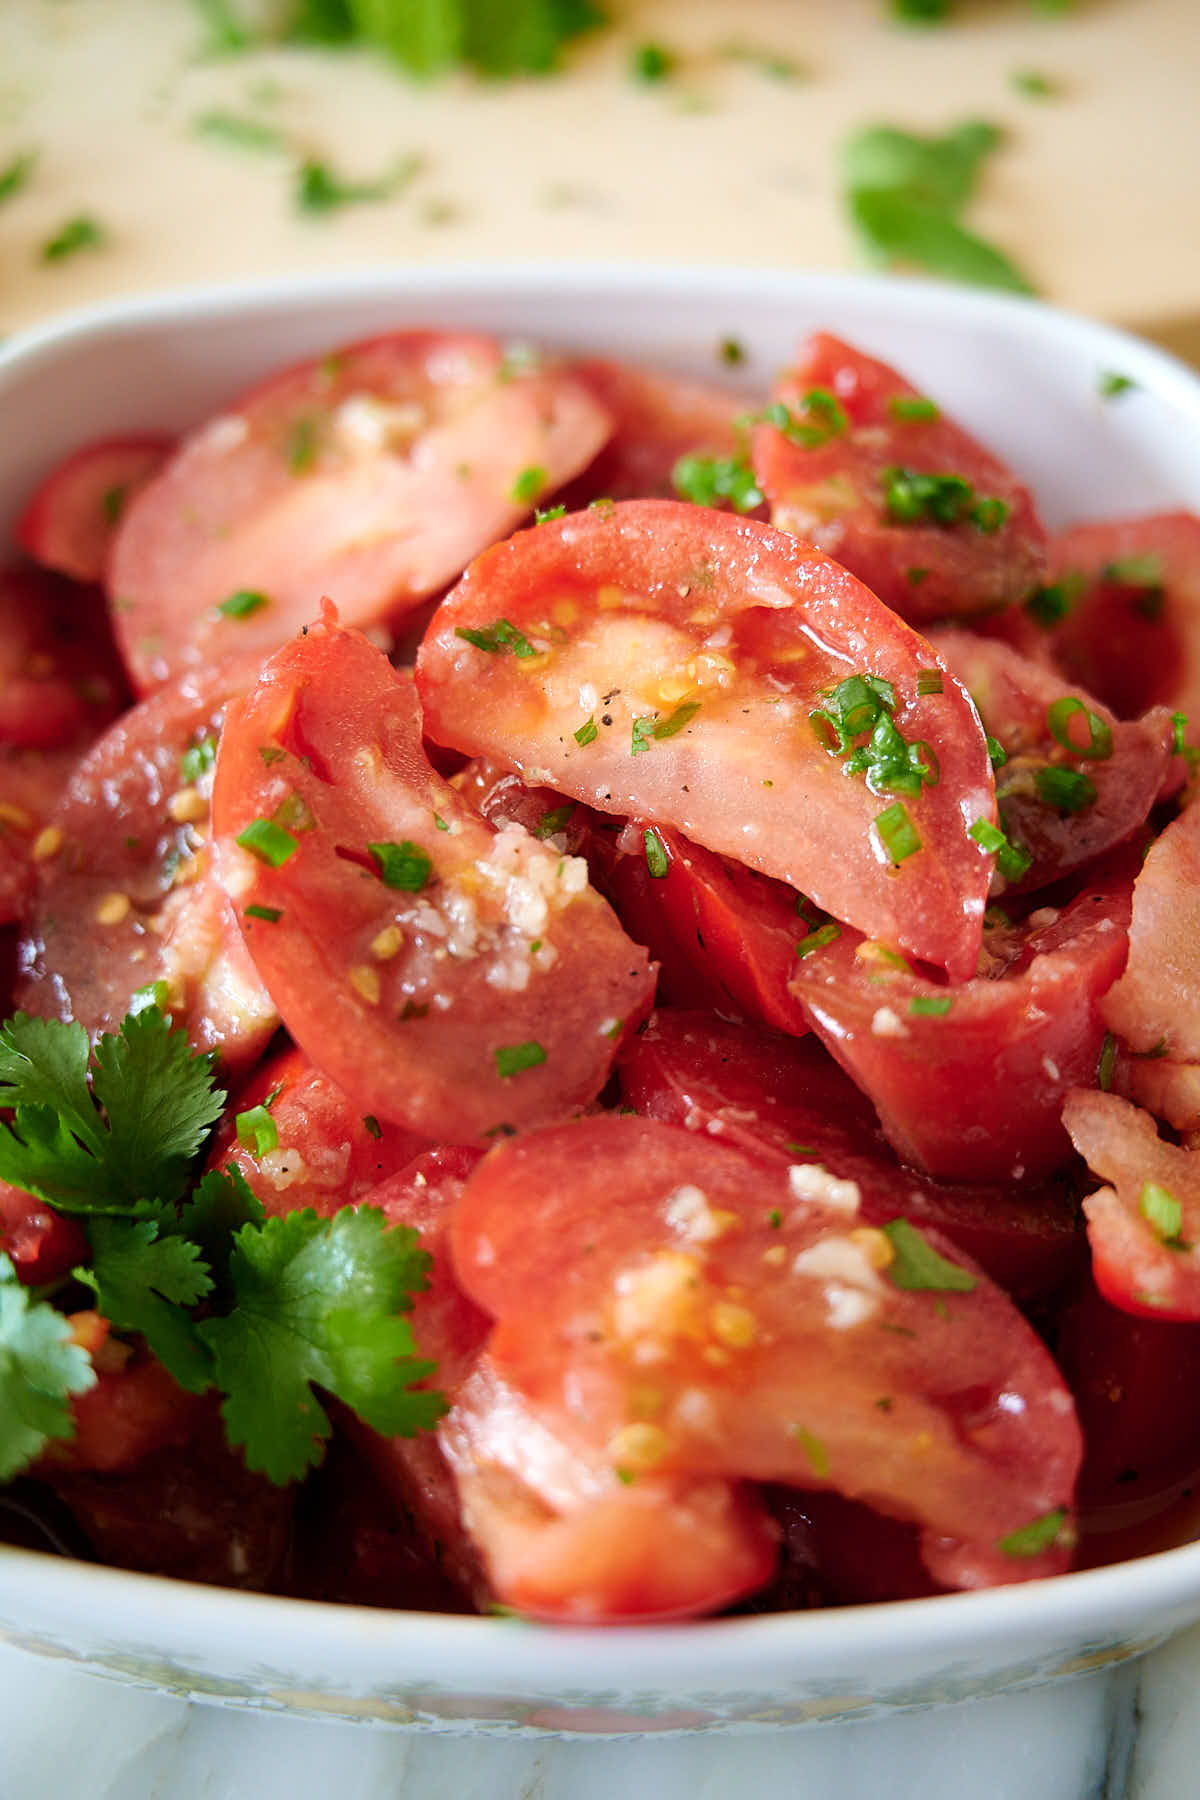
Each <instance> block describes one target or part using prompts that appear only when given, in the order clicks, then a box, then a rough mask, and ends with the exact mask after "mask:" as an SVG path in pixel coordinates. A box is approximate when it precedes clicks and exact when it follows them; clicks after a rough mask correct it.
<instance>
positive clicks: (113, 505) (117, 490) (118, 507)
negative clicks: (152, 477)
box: [100, 482, 129, 525]
mask: <svg viewBox="0 0 1200 1800" xmlns="http://www.w3.org/2000/svg"><path fill="white" fill-rule="evenodd" d="M128 498H129V488H128V486H127V485H126V484H125V483H124V482H120V483H118V485H117V486H116V487H110V488H105V490H104V492H103V493H102V494H101V496H100V514H101V517H102V518H103V520H104V523H105V524H106V525H117V524H119V523H120V519H121V514H122V513H123V512H124V511H125V502H126V500H127V499H128Z"/></svg>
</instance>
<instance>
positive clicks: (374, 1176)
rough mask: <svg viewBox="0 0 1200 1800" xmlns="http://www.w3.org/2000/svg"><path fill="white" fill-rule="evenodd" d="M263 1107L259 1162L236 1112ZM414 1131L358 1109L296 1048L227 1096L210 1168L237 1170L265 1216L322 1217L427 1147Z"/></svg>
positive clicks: (272, 1060)
mask: <svg viewBox="0 0 1200 1800" xmlns="http://www.w3.org/2000/svg"><path fill="white" fill-rule="evenodd" d="M267 1102H269V1111H270V1114H271V1118H272V1119H273V1121H274V1123H275V1129H276V1131H277V1133H278V1136H279V1142H278V1145H277V1147H276V1148H275V1149H274V1150H270V1151H267V1152H266V1153H265V1155H263V1156H258V1155H256V1154H255V1152H254V1150H253V1149H251V1148H249V1147H247V1146H246V1145H245V1144H242V1143H240V1142H239V1141H238V1137H237V1129H236V1122H237V1117H238V1114H239V1113H243V1112H249V1111H250V1110H251V1109H252V1108H254V1107H256V1106H262V1105H264V1104H265V1103H267ZM429 1147H430V1146H429V1144H428V1142H427V1140H426V1139H425V1138H423V1137H421V1136H419V1135H418V1134H417V1133H414V1132H411V1131H406V1130H405V1129H404V1127H403V1126H400V1125H393V1124H392V1123H391V1121H390V1120H386V1119H375V1120H373V1121H372V1124H371V1125H370V1126H368V1124H367V1122H366V1119H365V1118H364V1116H363V1114H362V1112H361V1110H360V1109H359V1108H358V1107H357V1106H356V1105H355V1103H354V1102H353V1101H352V1100H351V1099H350V1097H349V1095H348V1094H345V1093H343V1092H342V1090H341V1088H339V1087H338V1086H337V1085H336V1083H334V1082H332V1081H331V1080H330V1079H329V1077H328V1075H325V1074H323V1073H322V1072H321V1070H320V1069H318V1068H316V1067H315V1065H314V1064H313V1063H311V1062H310V1061H309V1059H308V1057H307V1056H305V1054H304V1052H303V1051H302V1050H297V1049H294V1048H292V1049H288V1050H282V1051H280V1052H279V1053H278V1055H276V1056H272V1057H268V1059H267V1060H266V1061H265V1062H263V1063H261V1064H260V1065H259V1067H258V1068H257V1069H256V1070H255V1072H254V1074H253V1075H252V1076H251V1078H250V1080H249V1081H247V1082H246V1083H245V1084H244V1086H243V1087H241V1088H240V1089H239V1090H238V1092H237V1094H236V1095H235V1097H234V1100H233V1102H232V1104H231V1105H230V1107H229V1109H228V1111H227V1112H226V1114H225V1116H224V1118H223V1119H222V1121H221V1123H220V1125H219V1126H218V1128H217V1130H216V1133H215V1134H214V1137H213V1141H212V1147H211V1149H210V1150H209V1155H208V1166H209V1168H210V1169H221V1168H229V1167H233V1168H236V1169H237V1170H238V1171H239V1172H240V1173H241V1175H242V1176H243V1177H244V1179H245V1180H246V1182H247V1183H248V1185H249V1186H250V1188H251V1189H252V1190H253V1192H254V1193H255V1194H256V1195H257V1196H258V1198H259V1200H260V1201H261V1202H262V1204H263V1206H264V1208H265V1209H266V1211H267V1212H268V1213H271V1214H280V1215H282V1214H284V1213H289V1212H295V1211H297V1210H298V1209H299V1208H301V1207H305V1206H308V1207H311V1208H312V1210H313V1211H314V1212H316V1213H319V1214H320V1215H321V1216H322V1218H328V1217H330V1216H331V1215H332V1214H333V1213H335V1212H337V1210H338V1209H339V1207H342V1206H349V1205H353V1204H354V1202H355V1201H358V1200H361V1199H363V1198H364V1197H365V1196H366V1195H367V1194H368V1193H369V1192H370V1191H371V1190H372V1189H374V1188H375V1187H377V1186H378V1185H379V1183H381V1182H383V1181H386V1180H387V1178H388V1177H389V1176H391V1175H395V1174H397V1173H398V1172H399V1171H400V1170H401V1169H404V1168H406V1167H407V1166H408V1164H409V1163H411V1161H412V1159H413V1158H414V1157H415V1156H419V1155H420V1154H421V1153H422V1152H423V1151H425V1150H427V1149H428V1148H429Z"/></svg>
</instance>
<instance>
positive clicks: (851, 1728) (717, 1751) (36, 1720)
mask: <svg viewBox="0 0 1200 1800" xmlns="http://www.w3.org/2000/svg"><path fill="white" fill-rule="evenodd" d="M1198 1665H1200V1629H1197V1630H1194V1631H1192V1632H1190V1633H1187V1634H1185V1635H1184V1636H1183V1637H1181V1638H1179V1639H1177V1640H1176V1642H1175V1643H1174V1644H1171V1645H1169V1646H1167V1647H1166V1648H1165V1649H1164V1650H1161V1651H1159V1652H1157V1653H1156V1654H1155V1655H1153V1656H1150V1657H1148V1658H1146V1659H1145V1661H1143V1662H1141V1663H1138V1664H1133V1665H1129V1666H1126V1667H1124V1668H1122V1669H1116V1670H1110V1671H1107V1672H1105V1673H1101V1674H1096V1675H1091V1676H1087V1677H1084V1678H1082V1679H1080V1680H1077V1681H1073V1682H1066V1683H1060V1684H1058V1685H1056V1686H1054V1687H1051V1688H1043V1689H1039V1690H1037V1691H1035V1692H1031V1693H1025V1694H1014V1695H1008V1696H1005V1697H1003V1698H1000V1699H992V1700H986V1701H978V1702H975V1703H973V1704H968V1705H962V1706H956V1707H948V1708H943V1709H939V1710H936V1711H931V1712H920V1713H909V1714H901V1715H897V1716H896V1717H895V1718H890V1719H877V1720H873V1721H870V1722H864V1723H861V1724H851V1725H844V1724H843V1725H824V1726H822V1725H815V1726H809V1727H804V1728H798V1729H787V1730H771V1731H754V1732H750V1733H746V1732H728V1733H712V1732H706V1733H695V1734H685V1735H681V1736H677V1737H659V1738H654V1739H645V1738H642V1739H638V1738H623V1739H618V1740H581V1739H561V1738H557V1739H556V1738H549V1737H545V1738H516V1737H502V1738H497V1737H486V1738H485V1737H468V1736H457V1735H452V1734H431V1733H420V1732H417V1733H414V1732H406V1731H399V1730H394V1729H389V1728H387V1727H381V1726H375V1725H370V1724H363V1725H351V1724H345V1723H338V1722H330V1723H317V1722H313V1721H311V1720H303V1719H294V1718H288V1717H286V1716H282V1715H278V1714H266V1713H259V1712H250V1711H244V1710H235V1709H232V1708H228V1707H215V1706H205V1705H196V1704H193V1703H190V1702H187V1701H183V1700H178V1699H173V1698H168V1697H165V1696H162V1695H158V1694H153V1693H148V1692H146V1691H145V1690H141V1689H137V1688H132V1687H125V1686H122V1685H119V1684H116V1683H113V1682H109V1681H104V1680H101V1679H99V1678H97V1677H95V1676H92V1675H88V1674H86V1673H84V1672H82V1671H80V1670H79V1669H77V1668H74V1667H72V1666H70V1665H67V1664H63V1663H46V1662H41V1661H39V1660H37V1659H35V1658H32V1657H29V1656H26V1655H25V1654H23V1653H21V1652H17V1651H14V1650H11V1649H8V1648H0V1800H65V1797H66V1796H68V1795H69V1796H70V1800H243V1797H245V1800H251V1797H253V1800H330V1796H331V1795H336V1800H400V1797H403V1800H612V1797H613V1796H614V1795H616V1794H619V1795H620V1797H621V1800H685V1797H686V1800H726V1797H727V1796H731V1795H734V1794H738V1795H745V1796H747V1800H749V1797H751V1796H753V1800H767V1797H774V1796H788V1797H789V1800H791V1797H793V1796H795V1797H797V1800H823V1797H824V1796H826V1795H829V1796H831V1797H832V1796H835V1795H836V1796H838V1800H859V1797H860V1796H861V1797H864V1800H865V1797H866V1796H869V1797H870V1800H1188V1797H1189V1796H1193V1795H1196V1794H1197V1793H1200V1717H1198V1716H1197V1708H1196V1706H1195V1693H1196V1671H1197V1667H1198Z"/></svg>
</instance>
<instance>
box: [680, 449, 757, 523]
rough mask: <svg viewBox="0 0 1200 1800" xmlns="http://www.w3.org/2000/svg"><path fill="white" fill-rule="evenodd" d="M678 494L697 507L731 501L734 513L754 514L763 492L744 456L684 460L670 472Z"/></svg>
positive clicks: (685, 458) (689, 458) (686, 458)
mask: <svg viewBox="0 0 1200 1800" xmlns="http://www.w3.org/2000/svg"><path fill="white" fill-rule="evenodd" d="M671 484H672V486H673V487H674V489H675V492H676V493H677V494H679V495H681V496H682V498H683V499H684V500H690V501H691V502H692V504H693V505H694V506H715V505H716V504H717V502H718V501H719V500H728V501H729V503H730V505H731V506H732V507H733V509H734V511H735V512H739V513H748V512H753V511H754V509H755V507H756V506H761V505H762V501H763V492H762V489H761V488H760V487H759V485H758V482H757V481H756V480H755V476H754V470H753V469H752V468H751V467H750V464H749V462H748V461H747V459H746V458H745V457H744V456H681V457H680V458H679V461H678V462H677V463H676V464H675V467H674V468H673V469H672V471H671Z"/></svg>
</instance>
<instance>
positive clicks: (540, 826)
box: [533, 800, 575, 838]
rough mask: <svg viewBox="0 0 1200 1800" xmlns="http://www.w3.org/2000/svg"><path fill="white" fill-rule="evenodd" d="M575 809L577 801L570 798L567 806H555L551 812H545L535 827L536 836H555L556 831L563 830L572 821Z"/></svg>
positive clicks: (534, 833)
mask: <svg viewBox="0 0 1200 1800" xmlns="http://www.w3.org/2000/svg"><path fill="white" fill-rule="evenodd" d="M574 811H575V802H574V801H573V800H568V802H567V804H566V805H565V806H555V807H552V808H551V809H550V811H549V812H544V813H543V814H542V816H541V818H540V819H539V820H538V822H537V824H536V825H535V826H534V828H533V835H534V837H535V838H548V837H553V836H554V833H555V832H556V831H561V830H562V829H563V826H564V825H567V824H569V823H570V819H571V814H572V813H573V812H574Z"/></svg>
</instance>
